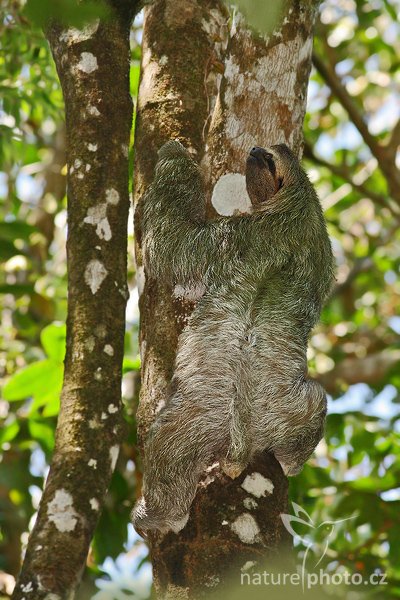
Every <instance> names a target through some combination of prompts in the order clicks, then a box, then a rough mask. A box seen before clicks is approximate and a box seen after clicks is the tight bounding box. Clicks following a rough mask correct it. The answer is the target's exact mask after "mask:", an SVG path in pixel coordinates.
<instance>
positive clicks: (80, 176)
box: [76, 173, 85, 179]
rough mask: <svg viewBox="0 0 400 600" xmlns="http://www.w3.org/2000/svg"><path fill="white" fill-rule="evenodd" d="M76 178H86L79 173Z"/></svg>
mask: <svg viewBox="0 0 400 600" xmlns="http://www.w3.org/2000/svg"><path fill="white" fill-rule="evenodd" d="M76 177H77V179H83V178H84V177H85V176H84V174H83V173H77V174H76Z"/></svg>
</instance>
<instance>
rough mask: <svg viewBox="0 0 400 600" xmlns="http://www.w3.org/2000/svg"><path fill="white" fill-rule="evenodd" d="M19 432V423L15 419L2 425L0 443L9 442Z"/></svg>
mask: <svg viewBox="0 0 400 600" xmlns="http://www.w3.org/2000/svg"><path fill="white" fill-rule="evenodd" d="M18 432H19V423H18V421H17V420H16V419H14V420H13V421H11V422H10V423H7V424H4V425H2V429H0V444H4V442H11V441H12V440H13V439H14V438H15V436H16V435H17V434H18Z"/></svg>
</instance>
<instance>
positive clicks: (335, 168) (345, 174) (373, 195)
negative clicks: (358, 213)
mask: <svg viewBox="0 0 400 600" xmlns="http://www.w3.org/2000/svg"><path fill="white" fill-rule="evenodd" d="M304 156H305V157H306V158H308V159H309V160H311V161H312V162H314V163H315V164H317V165H320V166H321V167H325V168H326V169H329V170H330V171H331V172H332V173H333V174H334V175H337V176H338V177H340V178H341V179H343V181H346V182H347V183H350V185H351V186H352V187H353V188H354V189H355V190H357V191H358V192H359V193H360V194H362V195H363V196H366V197H367V198H370V199H371V200H373V202H375V203H376V204H379V206H381V207H382V208H387V209H389V210H390V211H391V212H392V213H393V214H394V215H395V216H396V217H398V218H400V210H399V209H398V207H397V205H396V204H393V203H390V201H389V199H388V198H387V197H386V196H384V195H383V194H378V193H377V192H374V191H373V190H371V189H370V188H368V187H367V186H366V185H364V184H363V183H356V182H355V181H354V179H353V177H352V176H351V175H350V173H349V171H348V169H347V167H346V166H345V165H343V166H339V165H335V164H333V163H330V162H328V161H326V160H325V159H323V158H321V157H320V156H317V155H316V154H315V153H314V150H313V148H312V147H311V145H310V144H309V143H308V142H306V143H305V145H304Z"/></svg>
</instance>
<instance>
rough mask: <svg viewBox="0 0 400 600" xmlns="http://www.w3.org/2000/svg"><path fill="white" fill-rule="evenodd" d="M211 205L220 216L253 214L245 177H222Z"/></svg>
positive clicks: (236, 174)
mask: <svg viewBox="0 0 400 600" xmlns="http://www.w3.org/2000/svg"><path fill="white" fill-rule="evenodd" d="M211 203H212V205H213V207H214V208H215V210H216V211H217V213H218V214H219V215H223V216H226V217H229V216H232V215H234V214H237V213H249V212H251V208H252V206H251V202H250V198H249V195H248V193H247V190H246V178H245V176H244V175H241V174H240V173H227V174H226V175H222V177H220V178H219V179H218V181H217V183H216V184H215V186H214V189H213V193H212V197H211Z"/></svg>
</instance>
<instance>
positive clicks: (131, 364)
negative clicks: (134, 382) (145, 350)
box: [122, 356, 140, 375]
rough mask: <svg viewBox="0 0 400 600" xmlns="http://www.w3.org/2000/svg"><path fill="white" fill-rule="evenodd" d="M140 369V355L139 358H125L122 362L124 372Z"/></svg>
mask: <svg viewBox="0 0 400 600" xmlns="http://www.w3.org/2000/svg"><path fill="white" fill-rule="evenodd" d="M139 370H140V357H139V356H138V357H137V358H129V357H126V358H124V360H123V362H122V373H123V375H125V373H129V371H139Z"/></svg>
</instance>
